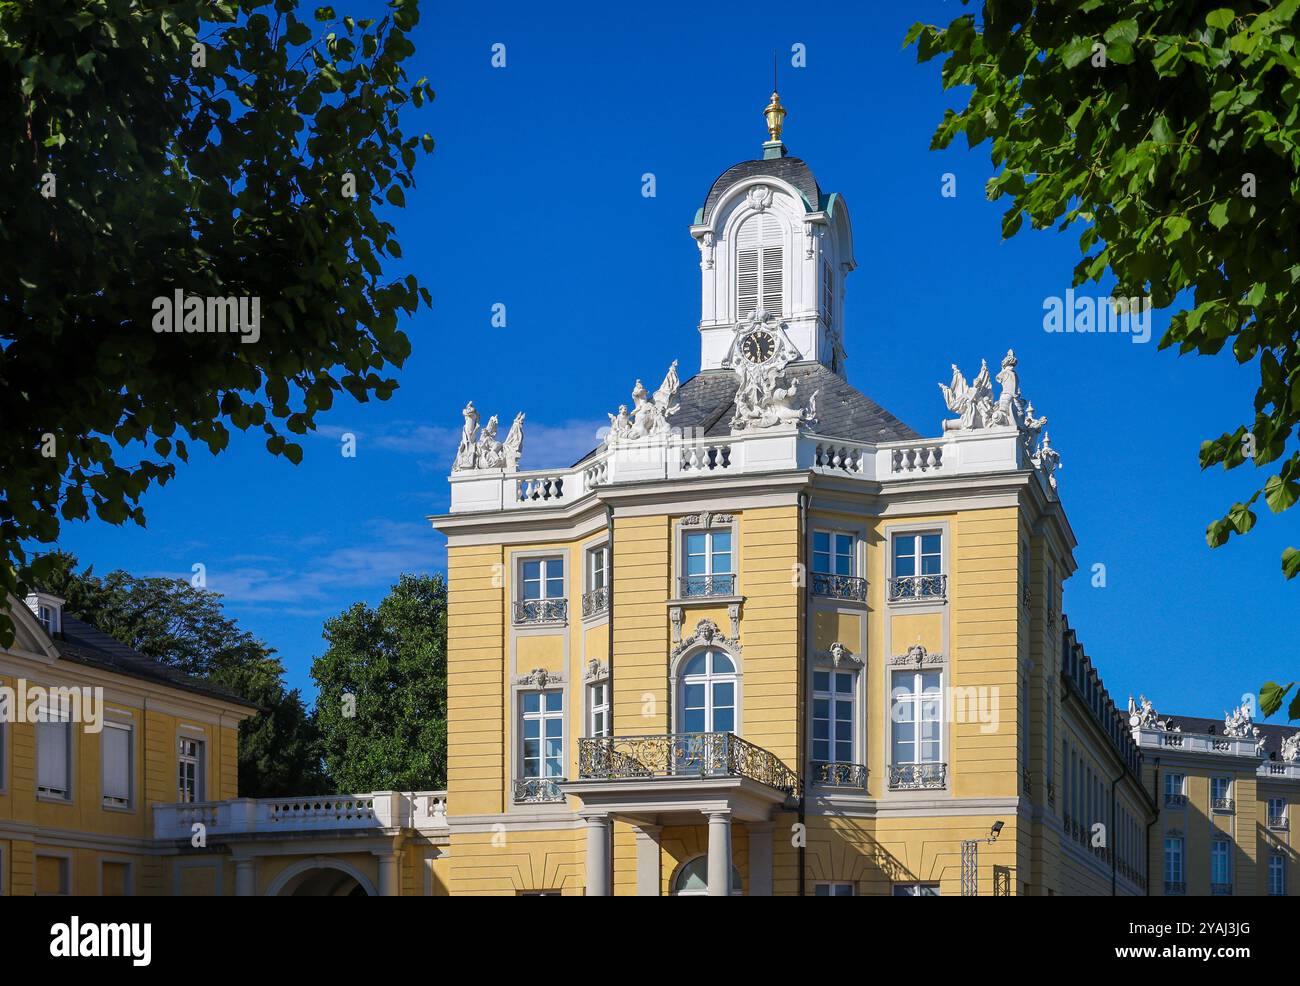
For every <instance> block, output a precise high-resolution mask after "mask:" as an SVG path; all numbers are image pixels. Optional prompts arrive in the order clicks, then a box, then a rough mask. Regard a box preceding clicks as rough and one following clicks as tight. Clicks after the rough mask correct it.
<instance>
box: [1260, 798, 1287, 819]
mask: <svg viewBox="0 0 1300 986" xmlns="http://www.w3.org/2000/svg"><path fill="white" fill-rule="evenodd" d="M1274 805H1278V810H1277V811H1274V810H1273V806H1274ZM1266 810H1267V814H1266V815H1265V821H1266V823H1267V824H1270V825H1271V824H1272V823H1273V820H1274V819H1281V820H1282V821H1283V822H1284V823H1285V821H1286V818H1287V800H1286V798H1284V797H1283V798H1269V799H1268V804H1267V806H1266Z"/></svg>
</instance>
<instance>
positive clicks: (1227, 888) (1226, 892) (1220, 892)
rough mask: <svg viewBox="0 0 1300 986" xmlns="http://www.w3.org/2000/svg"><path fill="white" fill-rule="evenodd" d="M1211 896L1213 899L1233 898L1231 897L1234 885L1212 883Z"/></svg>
mask: <svg viewBox="0 0 1300 986" xmlns="http://www.w3.org/2000/svg"><path fill="white" fill-rule="evenodd" d="M1210 896H1211V897H1231V896H1232V884H1231V883H1211V884H1210Z"/></svg>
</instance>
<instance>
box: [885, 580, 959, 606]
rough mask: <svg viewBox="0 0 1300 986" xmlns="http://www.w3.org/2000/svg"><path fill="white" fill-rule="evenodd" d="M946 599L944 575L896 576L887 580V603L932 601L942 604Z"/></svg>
mask: <svg viewBox="0 0 1300 986" xmlns="http://www.w3.org/2000/svg"><path fill="white" fill-rule="evenodd" d="M947 598H948V576H946V575H896V576H894V578H892V579H890V580H889V601H890V602H891V603H893V602H908V601H912V600H932V601H935V602H942V601H943V600H945V599H947Z"/></svg>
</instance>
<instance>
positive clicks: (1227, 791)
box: [1210, 775, 1232, 812]
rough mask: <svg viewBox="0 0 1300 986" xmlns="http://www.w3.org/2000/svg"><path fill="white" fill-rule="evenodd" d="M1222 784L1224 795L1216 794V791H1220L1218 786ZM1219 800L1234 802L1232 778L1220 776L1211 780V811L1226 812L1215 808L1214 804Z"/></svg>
mask: <svg viewBox="0 0 1300 986" xmlns="http://www.w3.org/2000/svg"><path fill="white" fill-rule="evenodd" d="M1220 783H1222V784H1223V794H1222V795H1219V794H1216V793H1215V791H1217V790H1218V785H1219V784H1220ZM1219 800H1223V801H1231V800H1232V778H1231V777H1224V776H1222V775H1218V776H1215V777H1211V778H1210V811H1212V812H1213V811H1222V810H1224V809H1216V808H1215V807H1214V803H1215V802H1216V801H1219Z"/></svg>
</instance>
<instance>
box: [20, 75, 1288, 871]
mask: <svg viewBox="0 0 1300 986" xmlns="http://www.w3.org/2000/svg"><path fill="white" fill-rule="evenodd" d="M784 113H785V111H784V109H783V108H782V107H781V106H780V101H779V99H778V97H777V96H776V94H775V93H774V94H773V97H772V101H771V104H770V105H769V107H768V109H767V117H768V124H769V132H768V137H769V139H768V140H767V141H766V142H765V143H763V145H762V155H761V157H758V158H756V159H754V160H749V161H743V162H741V163H740V164H737V165H735V166H734V167H732V168H729V169H728V170H727V171H726V172H724V173H723V174H722V176H721V177H719V178H718V179H717V180H716V181H715V182H714V183H713V185H712V187H711V188H710V189H709V190H708V192H707V194H706V196H705V197H704V201H703V204H702V206H701V207H700V209H699V211H698V212H697V214H696V216H695V220H694V222H693V223H692V224H691V227H690V232H691V235H692V236H693V237H694V239H695V241H696V242H697V244H698V245H699V267H700V274H701V318H700V323H699V339H700V352H699V357H698V359H699V363H698V371H697V372H695V373H694V374H693V375H691V376H689V378H688V379H686V380H684V381H683V380H682V379H681V378H680V377H679V374H678V363H676V362H674V363H673V364H672V366H671V367H669V368H667V372H666V373H665V374H664V376H663V377H662V382H661V383H659V385H658V387H657V389H655V390H654V391H651V390H650V389H649V388H648V387H647V386H646V385H644V384H643V383H642V382H641V381H636V383H635V385H634V387H633V388H632V390H631V395H630V399H629V402H628V403H627V404H626V405H624V406H622V407H619V408H618V409H617V410H611V411H610V412H607V413H609V418H610V427H609V431H608V435H607V437H606V438H605V439H604V440H603V441H602V442H601V444H600V445H599V446H598V447H597V448H596V449H594V450H593V451H592V452H591V453H590V454H588V455H587V456H585V457H584V458H583V459H582V460H581V461H579V462H578V463H576V464H575V465H572V466H570V467H567V468H556V469H545V470H533V469H527V470H525V469H521V467H520V460H521V456H522V454H523V445H524V424H523V420H524V419H523V415H522V414H521V415H519V416H517V417H516V418H515V419H514V423H513V425H512V426H511V427H510V428H509V430H508V433H507V435H506V436H505V437H504V439H498V437H497V435H498V419H497V418H496V417H491V418H489V420H488V421H487V422H486V423H484V422H483V421H482V419H481V417H480V414H479V411H478V410H477V409H476V408H475V407H474V406H473V404H472V403H470V404H467V405H466V407H465V409H464V430H463V433H462V438H461V441H460V446H459V448H458V449H457V452H456V456H455V463H454V468H453V472H452V474H451V479H450V483H451V503H450V511H449V512H448V513H447V514H445V515H442V516H438V517H434V518H431V521H432V524H433V526H434V528H435V529H436V530H438V531H439V532H441V533H442V534H443V535H444V536H445V537H446V539H447V555H448V587H449V593H448V689H449V695H448V705H449V710H450V711H449V723H448V733H449V751H448V757H449V778H448V790H447V791H424V792H401V791H380V792H365V793H353V794H339V795H334V796H330V797H326V798H285V799H250V798H241V797H239V796H238V794H239V792H238V791H237V790H236V775H237V771H236V746H235V743H236V739H235V738H236V730H237V728H238V725H239V723H240V722H241V721H242V720H243V719H244V718H246V717H247V716H249V715H251V714H252V713H253V712H254V711H255V710H253V709H252V708H250V707H249V706H248V705H247V704H246V703H245V702H243V701H242V700H240V699H238V698H236V697H234V696H232V695H229V694H226V693H224V692H222V691H220V690H219V689H216V688H214V687H212V686H210V685H208V684H206V683H204V682H198V681H194V680H192V679H187V678H184V677H183V676H180V675H177V674H176V673H174V672H171V671H166V670H164V669H161V668H159V667H158V666H157V665H156V664H155V663H154V662H151V661H149V660H148V659H146V658H144V657H142V656H140V655H138V654H135V653H134V652H132V651H130V649H129V648H126V647H123V646H122V645H121V644H119V643H117V642H115V641H112V640H111V639H109V638H108V637H106V636H105V635H104V634H101V633H99V631H97V630H95V629H94V628H93V627H88V626H86V625H85V624H82V623H78V622H77V621H75V620H72V619H71V618H64V616H63V614H62V612H61V605H62V601H61V600H58V599H57V598H55V597H52V596H47V595H44V594H41V593H36V594H33V595H32V596H31V597H29V598H28V599H27V600H26V605H23V604H22V603H21V602H18V601H13V603H12V605H11V611H12V612H13V613H14V616H15V621H16V622H17V624H18V637H17V640H16V641H15V643H14V645H13V646H12V647H10V648H7V649H5V650H3V651H0V689H3V688H9V689H11V690H12V691H13V692H14V693H15V694H17V693H18V692H20V691H22V690H23V689H30V688H31V687H33V686H39V687H43V688H57V687H67V688H73V687H75V688H92V689H93V688H99V689H102V696H103V703H102V709H101V712H102V716H101V719H102V721H101V722H100V723H99V728H98V729H96V730H94V731H92V730H90V729H87V728H86V726H87V724H86V723H83V722H81V721H72V722H34V721H18V718H19V717H16V716H14V715H13V714H10V715H8V716H6V717H4V718H5V719H6V721H5V722H3V723H2V724H0V893H4V894H15V895H17V894H31V893H51V894H59V893H72V894H98V893H105V894H107V893H136V894H162V895H171V894H175V895H281V896H291V895H300V896H302V895H331V896H343V895H387V896H430V895H446V894H453V895H478V894H495V895H519V896H530V895H557V894H568V895H577V894H586V895H590V896H600V895H609V894H617V895H641V896H656V895H682V896H686V895H692V894H707V895H712V896H728V895H736V894H745V895H754V896H770V895H813V896H857V895H885V896H932V895H942V896H949V895H952V896H956V895H963V894H981V895H1004V894H1005V895H1019V894H1028V895H1046V896H1051V895H1058V894H1061V895H1064V894H1071V895H1109V894H1118V895H1135V896H1136V895H1143V894H1152V895H1160V894H1167V895H1174V894H1188V895H1209V894H1238V895H1251V894H1288V893H1290V888H1291V887H1292V886H1293V884H1294V881H1295V880H1296V879H1297V876H1300V874H1298V873H1297V861H1296V854H1295V851H1294V850H1293V849H1292V845H1291V840H1290V831H1289V822H1288V818H1289V810H1290V806H1291V804H1292V803H1294V802H1295V801H1296V799H1297V797H1298V796H1300V757H1298V756H1297V754H1298V753H1300V750H1298V749H1297V748H1298V747H1300V740H1298V739H1297V732H1300V731H1297V730H1296V729H1292V728H1287V727H1260V726H1256V725H1255V724H1254V723H1253V722H1252V721H1251V719H1250V715H1249V709H1248V708H1241V709H1238V710H1237V711H1235V712H1233V713H1232V714H1230V715H1229V716H1226V717H1225V720H1224V721H1223V722H1222V723H1218V722H1211V721H1209V720H1200V719H1191V718H1177V717H1175V718H1172V719H1171V718H1162V717H1161V716H1159V715H1158V714H1157V713H1156V711H1155V709H1154V708H1153V707H1152V705H1151V703H1149V702H1147V701H1146V700H1145V699H1143V700H1142V701H1141V702H1140V703H1134V702H1132V701H1131V700H1130V702H1129V707H1128V709H1127V710H1120V709H1117V707H1116V705H1115V703H1114V702H1113V701H1112V699H1111V697H1110V695H1109V694H1108V692H1107V690H1106V688H1105V686H1104V685H1103V683H1102V680H1101V678H1100V676H1099V674H1098V671H1097V669H1096V667H1095V665H1094V664H1093V662H1092V660H1091V659H1090V658H1089V657H1088V655H1087V654H1086V653H1085V651H1084V648H1083V645H1082V644H1081V643H1080V642H1079V640H1078V639H1077V637H1076V632H1075V630H1074V628H1072V627H1070V626H1069V625H1068V623H1067V620H1066V618H1065V615H1064V614H1063V612H1062V611H1061V586H1062V583H1063V582H1064V580H1065V579H1067V578H1069V577H1070V576H1071V574H1073V572H1074V570H1075V567H1076V565H1075V561H1074V557H1073V551H1074V548H1075V539H1074V535H1073V533H1072V531H1071V529H1070V524H1069V521H1068V520H1067V518H1066V514H1065V510H1064V507H1063V504H1062V499H1061V492H1060V490H1059V488H1058V476H1057V470H1058V467H1059V462H1060V457H1059V455H1058V453H1057V452H1056V450H1055V449H1053V448H1052V445H1051V440H1050V438H1049V436H1048V433H1047V431H1046V429H1045V424H1046V419H1045V418H1043V417H1041V416H1040V411H1046V410H1048V409H1047V408H1045V407H1044V408H1041V409H1035V407H1034V406H1033V404H1032V402H1031V401H1030V400H1029V398H1028V396H1027V394H1026V393H1024V392H1022V388H1021V382H1020V380H1021V368H1020V366H1019V364H1018V361H1017V359H1016V357H1015V354H1014V353H1012V352H1009V351H1008V352H1007V353H1006V354H1005V356H1002V357H1001V358H1000V359H999V360H997V361H996V362H995V365H994V367H992V368H990V367H989V366H988V365H987V364H985V365H983V366H981V367H979V368H978V369H977V372H975V374H974V375H973V376H972V377H970V378H969V379H968V378H967V377H966V375H965V373H963V372H962V370H960V369H958V368H957V367H953V368H952V373H951V376H950V378H949V381H948V382H947V383H945V384H942V385H941V395H942V399H943V401H944V404H946V407H947V412H948V413H947V414H946V415H945V414H944V413H943V408H942V407H941V406H939V405H938V404H937V403H936V420H935V421H934V422H933V424H934V427H933V429H932V431H931V432H930V433H928V434H923V433H920V432H917V431H914V430H913V429H912V428H910V427H908V426H907V425H906V424H904V423H903V422H901V421H900V420H898V419H897V418H896V417H894V416H893V415H892V414H890V413H889V412H888V411H887V410H885V409H884V408H882V407H881V406H879V405H878V404H877V403H875V402H874V401H873V400H871V398H869V397H868V396H866V395H864V394H862V393H861V392H859V391H858V390H856V389H855V388H854V387H853V386H852V385H851V384H850V383H849V381H848V378H847V376H846V372H845V338H846V335H847V332H846V328H847V326H846V321H845V314H844V291H845V281H846V278H847V277H848V275H849V274H850V273H851V272H852V271H853V269H854V266H855V261H854V251H853V233H852V226H851V223H850V218H849V210H848V206H847V203H846V202H845V200H844V198H843V197H842V196H841V195H839V194H838V193H826V192H823V191H822V189H821V187H820V185H819V184H818V182H817V180H816V178H815V177H814V176H813V173H812V170H811V169H810V168H809V166H808V165H807V164H806V163H805V162H803V161H801V160H799V159H798V158H795V157H791V156H790V155H789V154H788V153H787V150H786V147H785V145H784V144H783V143H782V140H781V121H782V118H783V116H784ZM969 369H974V368H969ZM651 379H652V382H653V380H655V379H659V378H658V375H657V374H656V376H655V377H654V378H651ZM918 382H922V381H918ZM0 694H3V692H0ZM10 704H11V706H12V705H14V704H17V703H13V702H11V703H10ZM83 711H84V710H83ZM82 718H83V719H84V718H85V716H82Z"/></svg>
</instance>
